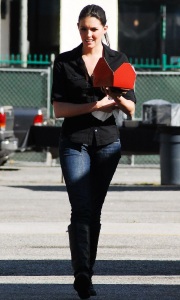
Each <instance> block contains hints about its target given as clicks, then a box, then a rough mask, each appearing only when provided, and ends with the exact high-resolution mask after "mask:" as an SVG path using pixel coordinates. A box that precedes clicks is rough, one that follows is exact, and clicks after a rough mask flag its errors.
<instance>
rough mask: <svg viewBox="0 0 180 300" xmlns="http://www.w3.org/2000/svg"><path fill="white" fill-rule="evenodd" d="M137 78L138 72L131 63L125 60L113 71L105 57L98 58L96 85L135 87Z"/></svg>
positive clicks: (95, 74) (95, 71) (94, 82)
mask: <svg viewBox="0 0 180 300" xmlns="http://www.w3.org/2000/svg"><path fill="white" fill-rule="evenodd" d="M135 80H136V72H135V70H134V68H133V67H132V65H131V64H130V63H126V62H125V63H123V64H121V65H120V66H119V67H118V68H117V69H116V70H115V71H113V70H112V69H111V67H110V66H109V65H108V63H107V61H106V60H105V58H104V57H101V58H100V59H99V60H98V62H97V64H96V66H95V69H94V72H93V86H94V87H118V88H121V89H133V88H134V84H135Z"/></svg>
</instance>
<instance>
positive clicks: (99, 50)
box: [82, 44, 103, 57]
mask: <svg viewBox="0 0 180 300" xmlns="http://www.w3.org/2000/svg"><path fill="white" fill-rule="evenodd" d="M82 55H85V56H89V55H93V56H99V57H100V56H102V55H103V45H102V44H100V45H99V46H98V47H94V48H86V47H84V45H83V49H82Z"/></svg>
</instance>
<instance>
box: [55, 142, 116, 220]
mask: <svg viewBox="0 0 180 300" xmlns="http://www.w3.org/2000/svg"><path fill="white" fill-rule="evenodd" d="M59 152H60V164H61V168H62V172H63V176H64V180H65V184H66V188H67V192H68V196H69V201H70V204H71V223H74V222H78V223H83V224H89V225H91V224H93V225H96V224H97V225H98V224H100V218H101V209H102V206H103V203H104V200H105V197H106V194H107V191H108V188H109V185H110V182H111V179H112V177H113V175H114V172H115V170H116V167H117V165H118V162H119V159H120V157H121V144H120V140H119V139H118V140H117V141H116V142H114V143H111V144H108V145H104V146H97V145H96V143H95V142H94V143H93V145H92V146H88V145H86V144H77V143H73V142H71V141H69V139H67V138H62V139H61V140H60V145H59Z"/></svg>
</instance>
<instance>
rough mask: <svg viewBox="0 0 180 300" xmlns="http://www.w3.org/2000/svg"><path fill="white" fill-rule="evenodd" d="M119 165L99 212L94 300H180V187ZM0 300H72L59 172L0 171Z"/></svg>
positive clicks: (154, 172)
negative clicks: (163, 184) (99, 232)
mask: <svg viewBox="0 0 180 300" xmlns="http://www.w3.org/2000/svg"><path fill="white" fill-rule="evenodd" d="M160 182H161V180H160V169H159V168H158V167H153V166H150V167H143V166H142V167H131V166H122V165H120V166H119V167H118V168H117V171H116V173H115V175H114V178H113V180H112V182H111V185H110V187H109V191H108V194H107V197H106V201H105V204H104V207H103V211H102V230H101V236H100V241H99V248H98V255H97V263H96V267H95V275H94V278H93V282H94V285H95V288H96V290H97V294H98V295H97V296H96V297H91V299H94V300H96V299H97V300H156V299H158V300H179V299H180V186H161V185H160ZM0 206H1V209H0V300H70V299H71V300H76V299H77V300H78V299H79V298H78V296H77V294H76V292H75V291H74V290H73V287H72V283H73V276H72V268H71V262H70V251H69V246H68V235H67V226H68V224H69V217H70V206H69V202H68V197H67V193H66V189H65V185H64V182H63V178H62V174H61V169H60V167H59V166H57V165H55V166H53V167H52V166H47V165H45V164H33V163H29V164H24V165H23V164H20V163H13V164H11V163H9V164H7V165H5V166H4V167H1V168H0Z"/></svg>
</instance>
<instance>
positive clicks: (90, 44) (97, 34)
mask: <svg viewBox="0 0 180 300" xmlns="http://www.w3.org/2000/svg"><path fill="white" fill-rule="evenodd" d="M78 29H79V32H80V36H81V40H82V42H83V45H84V47H87V48H94V47H96V46H98V45H99V44H101V41H102V38H103V36H104V34H105V33H106V31H107V26H103V25H102V24H101V22H100V21H99V20H98V19H97V18H95V17H86V18H84V19H82V20H81V21H80V22H79V23H78Z"/></svg>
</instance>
